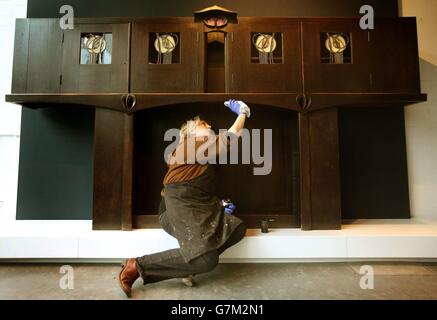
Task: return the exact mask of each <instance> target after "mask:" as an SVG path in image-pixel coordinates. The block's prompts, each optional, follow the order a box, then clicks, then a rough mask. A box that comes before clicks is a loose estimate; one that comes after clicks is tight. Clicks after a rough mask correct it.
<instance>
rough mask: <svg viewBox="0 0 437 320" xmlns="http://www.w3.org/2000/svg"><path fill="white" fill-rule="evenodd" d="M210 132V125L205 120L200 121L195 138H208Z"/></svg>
mask: <svg viewBox="0 0 437 320" xmlns="http://www.w3.org/2000/svg"><path fill="white" fill-rule="evenodd" d="M212 132H213V131H212V130H211V125H210V124H209V123H208V122H206V121H205V120H201V121H200V122H199V123H198V124H197V126H196V136H209V135H211V134H212Z"/></svg>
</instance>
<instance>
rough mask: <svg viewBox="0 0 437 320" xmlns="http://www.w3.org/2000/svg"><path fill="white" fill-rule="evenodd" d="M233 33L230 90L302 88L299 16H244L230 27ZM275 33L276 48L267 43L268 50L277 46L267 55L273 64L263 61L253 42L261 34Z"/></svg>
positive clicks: (279, 91)
mask: <svg viewBox="0 0 437 320" xmlns="http://www.w3.org/2000/svg"><path fill="white" fill-rule="evenodd" d="M229 32H230V34H229V35H228V37H227V38H228V39H227V40H228V41H227V51H228V57H229V72H228V74H227V79H226V84H227V90H228V91H229V92H254V93H261V92H278V93H282V92H299V91H300V89H301V76H300V75H301V64H300V61H301V54H300V34H299V22H298V21H297V20H296V19H289V18H283V19H281V18H276V19H269V18H240V19H239V21H238V24H235V25H230V26H229ZM273 33H274V34H275V35H274V37H275V45H276V47H275V46H271V45H270V44H269V43H267V44H266V45H267V49H268V48H271V49H273V48H275V49H274V51H273V52H272V54H271V59H269V54H268V53H267V54H266V59H267V61H270V62H272V63H267V64H261V63H259V62H260V58H259V57H258V56H257V54H258V52H257V51H256V49H255V50H253V48H252V47H253V43H252V42H253V41H254V42H256V39H257V38H258V36H259V35H260V34H267V35H268V36H272V34H273ZM264 38H266V37H265V36H264ZM267 51H268V50H267ZM281 53H282V54H281ZM260 57H262V54H261V55H260ZM261 60H263V59H261Z"/></svg>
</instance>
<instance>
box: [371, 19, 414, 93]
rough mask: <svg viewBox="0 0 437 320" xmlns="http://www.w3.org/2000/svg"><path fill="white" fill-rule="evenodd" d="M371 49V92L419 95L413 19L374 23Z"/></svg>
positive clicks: (377, 20) (377, 21)
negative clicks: (412, 93)
mask: <svg viewBox="0 0 437 320" xmlns="http://www.w3.org/2000/svg"><path fill="white" fill-rule="evenodd" d="M370 45H371V57H372V66H371V72H372V77H371V80H372V81H371V91H372V92H397V93H399V92H416V93H417V92H420V76H419V56H418V49H417V31H416V18H414V17H408V18H395V19H376V21H375V29H374V30H372V31H370Z"/></svg>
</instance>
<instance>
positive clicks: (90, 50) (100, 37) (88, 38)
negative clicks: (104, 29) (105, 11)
mask: <svg viewBox="0 0 437 320" xmlns="http://www.w3.org/2000/svg"><path fill="white" fill-rule="evenodd" d="M111 60H112V33H83V34H82V35H81V37H80V64H111Z"/></svg>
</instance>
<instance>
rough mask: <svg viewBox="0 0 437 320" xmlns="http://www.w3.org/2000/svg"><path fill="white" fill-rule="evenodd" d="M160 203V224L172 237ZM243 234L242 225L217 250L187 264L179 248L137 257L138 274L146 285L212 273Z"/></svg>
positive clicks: (244, 231) (243, 228)
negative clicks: (220, 257)
mask: <svg viewBox="0 0 437 320" xmlns="http://www.w3.org/2000/svg"><path fill="white" fill-rule="evenodd" d="M162 203H163V201H161V206H160V215H159V221H160V224H161V226H162V228H163V229H164V230H165V231H166V232H167V233H168V234H170V235H172V236H173V237H174V234H173V230H172V228H171V227H170V224H169V222H168V220H167V216H166V215H165V211H164V212H162V211H163V207H162V205H163V204H162ZM245 233H246V226H245V224H244V223H242V224H240V225H239V226H238V227H237V228H236V229H235V231H234V232H233V233H232V235H231V237H230V238H229V239H228V240H227V241H226V242H225V243H224V244H223V245H222V246H221V247H220V248H219V249H217V250H214V251H210V252H208V253H205V254H203V255H201V256H199V257H197V258H195V259H193V260H191V261H189V262H185V260H184V258H183V257H182V254H181V252H180V249H179V248H177V249H170V250H165V251H162V252H157V253H153V254H148V255H144V256H142V257H137V258H136V261H137V267H138V272H139V273H140V275H141V278H142V279H143V282H144V284H147V283H153V282H158V281H162V280H166V279H172V278H184V277H188V276H189V275H196V274H199V273H205V272H209V271H212V270H213V269H214V268H215V267H216V266H217V264H218V261H219V256H220V254H222V253H223V251H225V250H226V249H227V248H229V247H231V246H233V245H234V244H236V243H237V242H239V241H240V240H241V239H243V237H244V235H245Z"/></svg>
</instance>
